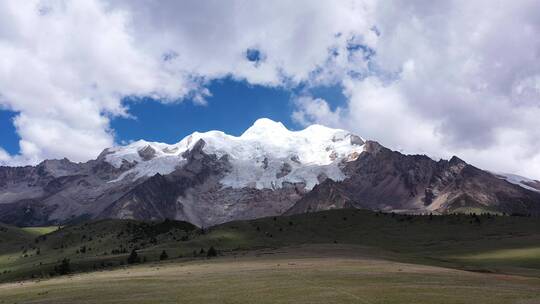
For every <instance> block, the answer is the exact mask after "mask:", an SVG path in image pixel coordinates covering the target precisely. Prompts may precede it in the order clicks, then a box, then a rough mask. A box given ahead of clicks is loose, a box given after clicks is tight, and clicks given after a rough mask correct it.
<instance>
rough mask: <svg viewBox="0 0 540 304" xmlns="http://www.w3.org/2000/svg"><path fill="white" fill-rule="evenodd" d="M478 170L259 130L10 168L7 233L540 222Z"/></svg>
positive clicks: (331, 139)
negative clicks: (372, 217)
mask: <svg viewBox="0 0 540 304" xmlns="http://www.w3.org/2000/svg"><path fill="white" fill-rule="evenodd" d="M527 187H533V188H534V185H533V186H531V183H530V182H528V183H527V184H524V183H523V182H520V183H519V185H516V184H514V183H512V180H510V182H508V181H507V180H505V179H502V178H501V177H500V176H499V175H495V174H492V173H490V172H486V171H482V170H480V169H478V168H475V167H473V166H470V165H468V164H467V163H465V162H464V161H462V160H460V159H459V158H457V157H454V158H452V159H451V160H450V161H446V160H441V161H434V160H432V159H430V158H429V157H427V156H423V155H403V154H401V153H399V152H395V151H391V150H389V149H387V148H385V147H383V146H381V145H380V144H378V143H376V142H373V141H364V140H363V139H362V138H361V137H359V136H357V135H354V134H352V133H350V132H347V131H344V130H339V129H331V128H327V127H324V126H320V125H313V126H310V127H307V128H306V129H304V130H300V131H290V130H287V128H285V127H284V126H283V124H281V123H279V122H274V121H272V120H269V119H259V120H257V121H256V122H255V123H254V124H253V126H251V127H250V128H249V129H247V130H246V131H245V132H244V133H243V134H242V135H241V136H238V137H236V136H231V135H227V134H225V133H223V132H220V131H209V132H205V133H198V132H195V133H193V134H191V135H189V136H187V137H185V138H184V139H182V140H180V141H179V142H178V143H176V144H164V143H156V142H146V141H143V140H140V141H137V142H133V143H131V144H129V145H126V146H117V147H113V148H109V149H106V150H104V151H103V152H102V153H101V154H100V155H99V156H98V157H97V159H95V160H91V161H88V162H86V163H78V164H77V163H73V162H70V161H69V160H67V159H63V160H46V161H44V162H42V163H41V164H39V165H37V166H26V167H0V222H6V223H11V224H18V225H43V224H49V223H65V222H70V221H81V220H88V219H99V218H136V219H146V220H156V219H164V218H174V219H179V220H186V221H189V222H191V223H194V224H196V225H199V226H208V225H214V224H218V223H222V222H227V221H231V220H237V219H251V218H256V217H261V216H272V215H279V214H284V213H289V214H290V213H300V212H311V211H317V210H325V209H331V208H346V207H350V208H369V209H376V210H387V211H392V210H393V211H402V212H415V213H418V212H435V213H445V212H470V211H478V210H481V211H489V212H501V213H502V212H504V213H521V214H528V213H533V214H538V213H540V193H539V192H536V191H532V190H530V189H528V188H527Z"/></svg>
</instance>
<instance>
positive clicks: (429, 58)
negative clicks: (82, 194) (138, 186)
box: [0, 0, 540, 178]
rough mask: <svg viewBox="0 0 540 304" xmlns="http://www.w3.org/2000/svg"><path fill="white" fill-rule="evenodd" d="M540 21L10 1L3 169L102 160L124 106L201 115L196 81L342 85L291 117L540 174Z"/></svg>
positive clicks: (4, 8) (445, 13) (364, 5)
mask: <svg viewBox="0 0 540 304" xmlns="http://www.w3.org/2000/svg"><path fill="white" fill-rule="evenodd" d="M539 12H540V3H539V2H538V1H533V0H531V1H528V0H523V1H519V2H510V1H497V2H493V1H489V0H480V1H465V0H454V1H445V2H441V1H421V0H418V1H373V0H365V1H362V0H350V1H340V2H336V1H331V0H328V1H308V0H305V1H304V0H299V1H271V2H268V1H247V0H246V1H240V0H236V1H227V2H224V1H217V0H215V1H210V0H209V1H195V0H193V1H172V0H171V1H147V0H132V1H128V0H115V1H113V0H110V1H107V0H78V1H61V0H50V1H38V0H34V1H15V0H12V1H3V2H1V3H0V106H3V107H7V108H8V109H10V110H13V111H16V112H18V113H19V114H18V116H17V117H16V118H15V120H14V122H15V127H16V130H17V132H18V134H19V136H20V137H21V142H20V146H21V154H20V155H16V156H6V155H7V153H5V151H3V150H1V151H0V162H9V163H11V164H15V163H27V162H37V161H39V160H41V159H43V158H52V157H64V156H67V157H69V158H70V159H74V160H86V159H89V158H92V157H95V156H96V155H97V154H98V153H99V152H100V151H101V149H103V148H105V147H107V146H110V145H113V144H114V135H113V132H112V131H111V130H110V129H109V121H110V119H111V117H115V116H121V115H128V114H127V113H126V109H125V108H124V106H123V105H122V103H121V100H122V97H124V96H137V97H141V96H152V97H155V98H157V99H160V100H161V101H162V102H179V101H181V100H182V99H183V98H185V97H190V98H191V99H192V100H194V101H195V102H196V103H200V104H204V103H205V102H206V101H205V97H206V96H209V94H211V92H208V91H207V90H206V89H205V88H204V85H205V84H207V83H208V82H209V81H211V80H212V79H218V78H222V77H225V76H230V77H232V78H235V79H243V80H246V81H247V82H249V83H251V84H261V85H267V86H295V85H297V84H298V83H308V84H309V85H312V86H316V85H327V84H339V85H342V86H343V87H344V93H345V95H346V96H347V97H348V102H347V104H346V105H345V106H342V107H340V108H337V109H331V107H329V105H328V104H327V103H326V102H325V101H324V100H322V99H316V98H315V99H314V98H310V97H309V96H304V97H301V98H299V99H298V100H297V101H296V105H297V110H296V111H295V112H294V113H293V114H292V115H293V118H294V119H295V120H296V121H297V122H299V123H301V124H308V123H311V122H319V123H323V124H327V125H331V126H338V127H342V128H347V129H350V130H352V131H355V132H357V133H359V135H361V136H363V137H366V138H373V139H376V140H379V141H380V142H382V143H383V144H385V145H387V146H389V147H390V148H393V149H399V150H403V151H405V152H420V153H428V154H429V155H431V156H434V157H448V156H450V155H452V154H457V155H459V156H461V157H462V158H464V159H466V160H468V161H470V162H472V163H474V164H477V165H479V166H481V167H484V168H487V169H492V170H498V171H511V172H516V173H519V174H524V175H529V176H532V177H536V178H540V168H539V159H540V152H538V151H540V125H539V123H538V120H539V119H538V117H540V80H539V79H540V60H539V59H540V58H539V57H540V53H539V51H538V50H540V35H539V33H540V15H539ZM248 49H252V50H257V51H259V52H260V60H259V62H252V61H249V60H247V59H246V52H247V50H248ZM82 113H84V115H82ZM6 159H7V160H6Z"/></svg>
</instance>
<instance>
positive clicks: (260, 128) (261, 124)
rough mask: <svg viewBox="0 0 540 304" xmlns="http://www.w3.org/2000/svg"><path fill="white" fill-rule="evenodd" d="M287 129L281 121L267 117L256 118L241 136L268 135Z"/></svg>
mask: <svg viewBox="0 0 540 304" xmlns="http://www.w3.org/2000/svg"><path fill="white" fill-rule="evenodd" d="M284 131H285V132H287V131H289V130H288V129H287V128H286V127H285V126H284V125H283V123H281V122H278V121H273V120H271V119H269V118H259V119H257V120H256V121H255V122H254V123H253V125H252V126H251V127H249V128H248V129H247V130H246V131H245V132H244V133H243V134H242V136H241V137H243V138H246V137H259V136H261V135H270V134H273V133H275V132H279V133H282V132H284Z"/></svg>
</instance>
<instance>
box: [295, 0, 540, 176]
mask: <svg viewBox="0 0 540 304" xmlns="http://www.w3.org/2000/svg"><path fill="white" fill-rule="evenodd" d="M375 19H376V23H377V28H378V29H379V30H380V33H381V35H380V37H378V39H377V41H376V47H375V51H376V55H375V56H374V57H373V58H372V62H371V65H372V66H373V67H375V68H373V69H372V70H376V73H372V76H370V77H367V78H362V77H361V78H351V79H348V80H344V83H345V88H346V89H345V91H346V94H348V96H349V101H348V105H347V108H345V109H342V110H341V113H340V119H339V120H340V126H342V127H346V128H349V129H351V130H354V131H356V132H358V133H359V134H360V135H362V136H365V137H368V138H373V139H376V140H379V141H381V142H382V143H384V144H386V145H388V146H389V147H391V148H394V149H402V150H403V151H406V152H413V153H428V154H429V155H431V156H434V157H449V156H450V155H452V154H456V155H459V156H460V157H462V158H464V159H465V160H467V161H469V162H471V163H473V164H475V165H478V166H480V167H482V168H486V169H491V170H495V171H509V172H516V173H519V174H523V175H528V176H532V177H535V178H540V164H539V162H538V161H539V159H540V149H539V148H540V144H539V143H540V122H539V121H540V120H539V119H538V118H539V117H540V90H539V84H538V83H539V82H538V79H539V77H540V60H539V59H540V58H539V57H540V53H539V52H538V50H540V35H539V33H540V22H539V20H540V3H539V2H538V1H520V2H516V3H514V2H495V3H494V2H493V1H447V2H444V3H442V2H437V1H435V2H431V1H404V2H399V1H394V2H389V1H385V2H381V3H380V6H379V7H378V8H377V9H376V17H375ZM388 75H391V77H388ZM319 104H320V103H319ZM318 106H320V105H318ZM308 108H309V106H305V107H304V108H302V109H300V110H299V111H306V109H308ZM335 114H336V113H329V114H328V115H329V116H330V117H331V118H332V120H335ZM324 119H325V118H324V117H317V118H314V119H313V120H314V121H324Z"/></svg>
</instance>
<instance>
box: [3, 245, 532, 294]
mask: <svg viewBox="0 0 540 304" xmlns="http://www.w3.org/2000/svg"><path fill="white" fill-rule="evenodd" d="M378 250H379V249H373V248H372V247H364V246H359V245H343V244H319V245H303V246H289V247H284V248H281V249H266V250H256V251H239V252H235V253H229V254H227V255H225V256H223V257H218V258H214V259H198V260H192V261H185V260H184V261H183V260H170V261H167V262H162V263H148V264H141V265H137V266H132V267H126V268H117V269H115V270H108V271H107V270H106V271H98V272H91V273H81V274H76V275H72V276H62V277H56V278H52V279H47V280H43V281H23V282H18V283H4V284H1V285H0V303H2V304H3V303H54V304H61V303H89V304H90V303H130V304H131V303H197V304H201V303H324V304H326V303H366V304H372V303H373V304H375V303H416V304H421V303H438V304H443V303H452V304H455V303H475V304H481V303H489V304H495V303H521V304H530V303H540V278H539V277H534V276H533V277H525V276H519V275H508V274H493V273H483V272H471V271H463V270H456V269H449V268H443V267H438V266H426V265H418V264H410V263H403V262H395V261H391V260H388V259H386V258H383V257H385V256H387V253H386V252H379V251H378Z"/></svg>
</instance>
